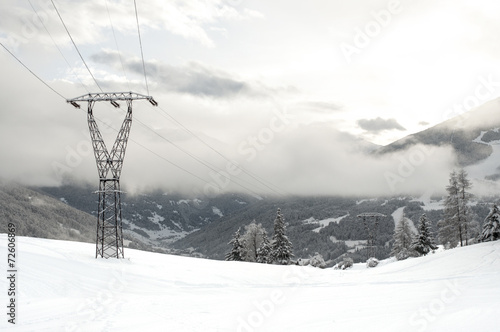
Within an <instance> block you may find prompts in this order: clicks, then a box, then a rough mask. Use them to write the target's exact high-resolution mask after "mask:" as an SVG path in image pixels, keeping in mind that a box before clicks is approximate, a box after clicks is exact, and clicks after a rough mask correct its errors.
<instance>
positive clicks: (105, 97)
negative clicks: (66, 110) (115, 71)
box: [66, 92, 158, 108]
mask: <svg viewBox="0 0 500 332" xmlns="http://www.w3.org/2000/svg"><path fill="white" fill-rule="evenodd" d="M139 99H145V100H147V101H149V102H150V103H151V104H152V105H153V106H158V103H157V102H156V101H155V100H154V99H153V97H152V96H146V95H142V94H140V93H136V92H100V93H87V94H85V95H82V96H79V97H76V98H72V99H67V100H66V102H68V103H70V104H71V105H73V106H75V107H77V108H80V105H78V103H77V102H84V101H87V102H90V101H109V102H111V104H112V105H113V106H115V107H119V105H118V103H116V101H117V100H139Z"/></svg>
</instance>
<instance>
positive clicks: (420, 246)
mask: <svg viewBox="0 0 500 332" xmlns="http://www.w3.org/2000/svg"><path fill="white" fill-rule="evenodd" d="M418 233H419V234H418V235H417V236H416V238H415V240H414V241H413V243H412V249H413V250H415V251H416V252H418V253H419V255H420V256H425V255H427V254H428V253H429V252H431V251H432V250H436V249H437V246H436V243H434V239H433V237H432V234H431V230H430V227H429V221H428V220H427V216H426V215H425V213H424V214H423V215H421V216H420V219H419V223H418Z"/></svg>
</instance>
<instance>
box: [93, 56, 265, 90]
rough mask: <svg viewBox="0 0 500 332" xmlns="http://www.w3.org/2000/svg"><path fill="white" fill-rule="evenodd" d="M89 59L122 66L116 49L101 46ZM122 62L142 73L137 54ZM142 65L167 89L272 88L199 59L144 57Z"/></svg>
mask: <svg viewBox="0 0 500 332" xmlns="http://www.w3.org/2000/svg"><path fill="white" fill-rule="evenodd" d="M91 59H92V61H94V62H96V63H99V64H105V65H108V66H111V67H113V68H116V69H121V62H120V61H121V60H120V54H119V53H118V52H116V51H109V50H103V51H101V52H99V53H96V54H93V55H92V56H91ZM122 60H123V58H122ZM123 66H124V68H125V70H126V71H130V72H133V73H135V74H137V75H144V72H143V66H142V61H141V60H140V59H139V58H137V57H135V58H127V60H126V61H123ZM145 67H146V73H147V76H148V78H149V79H150V80H152V81H153V82H154V83H155V84H157V85H158V87H161V88H162V89H164V90H166V91H169V92H177V93H183V94H189V95H193V96H197V97H213V98H232V97H236V96H247V97H255V96H261V97H263V96H267V95H268V94H269V93H270V92H271V89H268V88H267V87H265V86H262V85H261V84H259V83H257V82H248V81H245V80H241V79H238V78H237V77H235V76H234V75H231V74H229V73H227V72H224V71H222V70H218V69H216V68H212V67H209V66H206V65H204V64H202V63H199V62H188V63H186V64H184V65H181V66H172V65H167V64H165V63H162V62H160V61H155V60H150V61H146V63H145Z"/></svg>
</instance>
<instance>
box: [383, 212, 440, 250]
mask: <svg viewBox="0 0 500 332" xmlns="http://www.w3.org/2000/svg"><path fill="white" fill-rule="evenodd" d="M417 230H418V234H415V233H414V232H413V231H412V229H411V226H410V219H408V218H406V217H405V216H404V214H403V217H402V218H401V220H400V221H399V223H398V224H397V226H396V230H395V231H394V245H393V246H392V251H391V256H394V257H396V259H398V260H403V259H406V258H408V257H416V256H425V255H427V254H428V253H429V252H431V251H432V250H435V249H437V245H436V243H435V242H434V238H433V236H432V232H431V229H430V224H429V220H428V219H427V216H426V215H425V213H424V214H423V215H422V216H421V217H420V219H419V223H418V228H417Z"/></svg>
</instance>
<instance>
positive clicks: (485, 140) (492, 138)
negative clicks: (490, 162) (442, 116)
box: [375, 98, 500, 174]
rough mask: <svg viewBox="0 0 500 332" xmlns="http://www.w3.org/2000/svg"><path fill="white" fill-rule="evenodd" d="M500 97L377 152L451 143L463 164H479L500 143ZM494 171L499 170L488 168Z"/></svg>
mask: <svg viewBox="0 0 500 332" xmlns="http://www.w3.org/2000/svg"><path fill="white" fill-rule="evenodd" d="M499 115H500V98H499V99H495V100H492V101H489V102H487V103H485V104H483V105H481V106H479V107H477V108H475V109H473V110H470V111H468V112H465V113H462V114H460V115H458V116H456V117H453V118H451V119H449V120H447V121H444V122H442V123H440V124H438V125H436V126H434V127H431V128H428V129H426V130H423V131H421V132H418V133H415V134H412V135H409V136H406V137H404V138H402V139H400V140H398V141H395V142H393V143H391V144H389V145H386V146H384V147H381V148H379V149H377V150H376V152H375V153H376V154H379V155H384V154H387V153H394V152H401V151H404V150H407V149H409V148H411V147H413V146H416V145H417V144H425V145H431V146H451V147H452V148H453V150H454V151H455V153H456V156H457V162H458V165H459V166H462V167H464V166H471V165H477V164H478V163H480V162H481V161H484V160H485V159H487V158H488V157H490V156H491V155H492V154H493V151H494V148H493V145H496V144H499V143H498V142H500V132H499V128H500V116H499ZM488 171H489V172H493V173H494V174H496V173H498V170H488Z"/></svg>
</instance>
